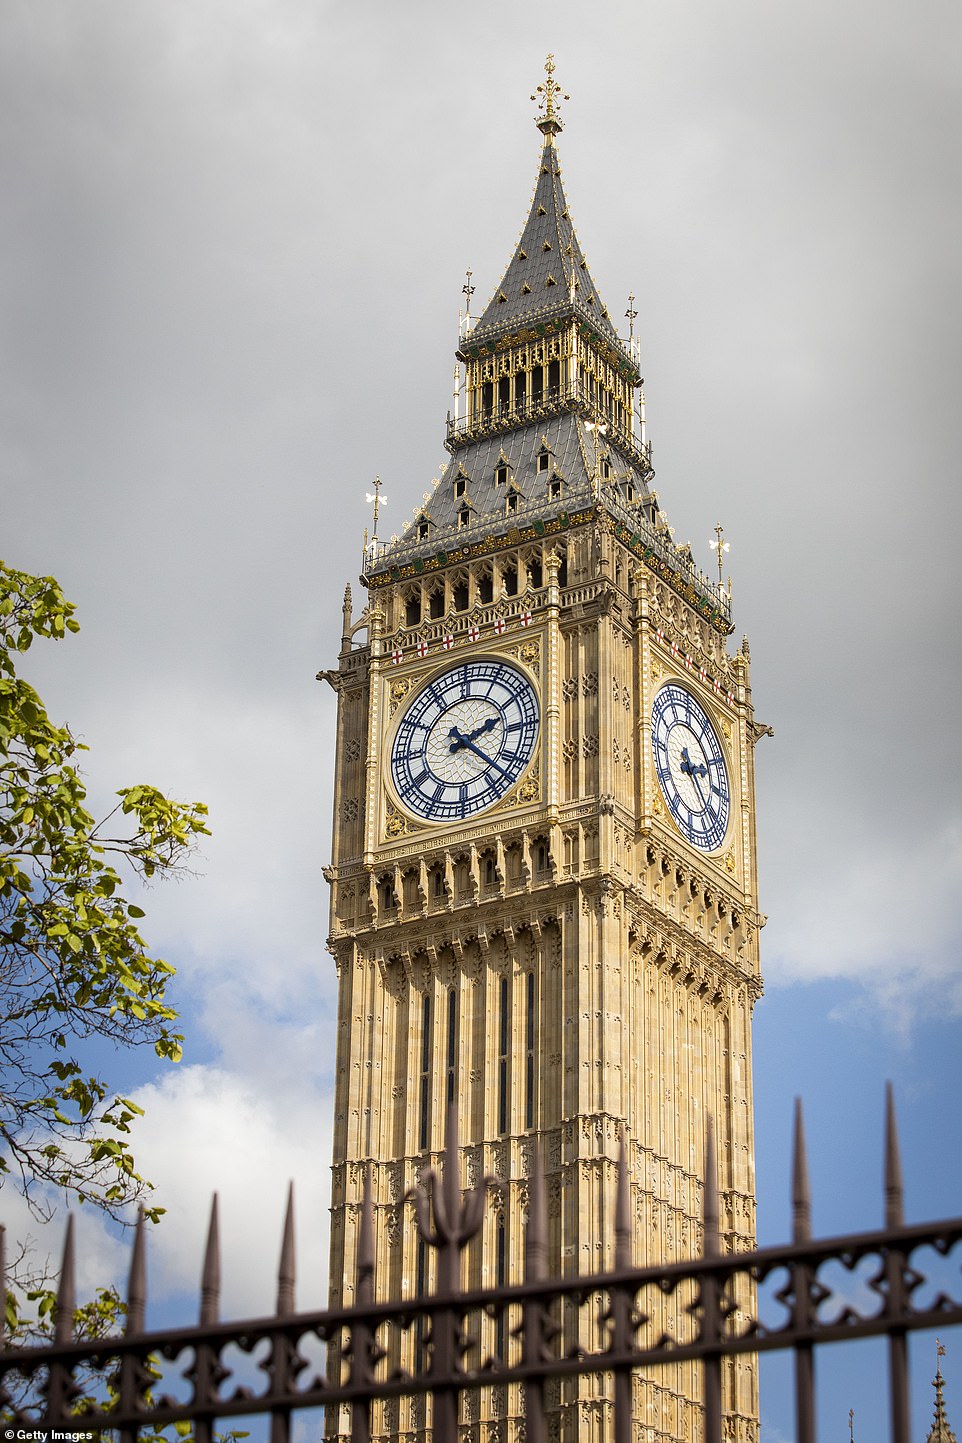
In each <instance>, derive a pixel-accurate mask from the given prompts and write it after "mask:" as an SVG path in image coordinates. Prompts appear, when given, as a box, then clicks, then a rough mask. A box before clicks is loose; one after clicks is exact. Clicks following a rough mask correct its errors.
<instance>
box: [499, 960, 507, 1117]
mask: <svg viewBox="0 0 962 1443" xmlns="http://www.w3.org/2000/svg"><path fill="white" fill-rule="evenodd" d="M507 1130H508V979H507V977H502V978H501V1019H500V1024H499V1028H498V1131H499V1132H507Z"/></svg>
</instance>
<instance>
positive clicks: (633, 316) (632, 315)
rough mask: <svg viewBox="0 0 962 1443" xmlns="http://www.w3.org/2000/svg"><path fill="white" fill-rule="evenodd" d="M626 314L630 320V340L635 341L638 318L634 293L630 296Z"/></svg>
mask: <svg viewBox="0 0 962 1443" xmlns="http://www.w3.org/2000/svg"><path fill="white" fill-rule="evenodd" d="M625 316H626V318H627V320H628V340H629V341H633V340H634V339H635V321H637V319H638V312H637V311H636V310H635V298H634V296H633V295H632V296H629V297H628V309H627V310H626V311H625Z"/></svg>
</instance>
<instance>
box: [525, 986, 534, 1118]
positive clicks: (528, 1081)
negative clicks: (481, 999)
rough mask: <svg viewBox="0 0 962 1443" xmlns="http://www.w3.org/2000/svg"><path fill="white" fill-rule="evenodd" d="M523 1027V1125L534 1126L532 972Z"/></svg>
mask: <svg viewBox="0 0 962 1443" xmlns="http://www.w3.org/2000/svg"><path fill="white" fill-rule="evenodd" d="M526 1003H527V1006H526V1009H525V1011H526V1016H525V1027H524V1125H525V1127H534V973H533V972H529V973H528V978H527V998H526Z"/></svg>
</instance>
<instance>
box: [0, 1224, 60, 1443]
mask: <svg viewBox="0 0 962 1443" xmlns="http://www.w3.org/2000/svg"><path fill="white" fill-rule="evenodd" d="M4 1304H6V1299H4ZM76 1310H77V1283H76V1264H75V1251H74V1219H73V1213H71V1214H70V1215H69V1216H68V1218H67V1231H66V1233H65V1235H64V1241H63V1259H62V1261H61V1264H60V1281H59V1283H58V1284H57V1300H56V1303H55V1305H54V1313H53V1341H54V1348H55V1349H56V1345H57V1344H58V1343H59V1344H61V1345H63V1344H65V1343H70V1342H72V1341H73V1339H74V1315H75V1313H76ZM78 1391H79V1390H78V1388H77V1386H76V1384H75V1383H74V1368H73V1364H72V1363H71V1362H70V1361H68V1360H67V1359H65V1358H63V1357H62V1356H59V1357H58V1356H57V1354H56V1352H55V1353H54V1355H53V1356H52V1357H51V1359H50V1369H49V1372H48V1374H47V1384H46V1395H47V1410H46V1420H45V1421H50V1420H52V1419H53V1418H55V1417H56V1418H59V1417H62V1416H65V1415H66V1414H67V1413H68V1412H69V1410H70V1408H71V1406H72V1404H73V1400H74V1398H75V1397H76V1396H77V1393H78Z"/></svg>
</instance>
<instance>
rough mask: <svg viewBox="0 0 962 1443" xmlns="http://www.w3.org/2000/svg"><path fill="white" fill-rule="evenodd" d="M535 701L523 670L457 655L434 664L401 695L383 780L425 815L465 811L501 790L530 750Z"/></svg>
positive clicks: (440, 818) (479, 807)
mask: <svg viewBox="0 0 962 1443" xmlns="http://www.w3.org/2000/svg"><path fill="white" fill-rule="evenodd" d="M538 728H539V707H538V697H537V693H536V692H535V689H534V687H533V685H532V684H531V682H530V681H529V679H528V678H527V676H525V674H524V672H522V671H521V670H519V668H518V667H516V666H512V665H511V664H510V663H508V662H504V661H495V660H490V661H482V660H477V661H465V662H461V663H460V664H459V665H458V666H452V667H449V668H448V669H447V670H446V671H442V672H439V673H438V674H437V675H436V676H434V677H432V678H431V680H430V681H429V682H428V683H427V684H426V685H425V686H424V687H422V688H421V690H420V691H419V692H418V693H417V694H416V695H415V697H414V699H413V700H412V701H411V702H410V703H409V705H408V707H407V708H406V710H405V712H404V714H403V716H402V717H401V720H400V723H399V724H398V728H397V731H396V732H395V734H394V741H393V744H392V746H391V780H392V781H393V783H394V786H395V788H396V790H397V794H398V797H399V798H400V800H401V802H402V803H403V804H404V806H405V807H406V808H407V809H408V811H409V812H413V813H414V815H415V816H417V817H422V818H423V819H424V820H425V821H429V822H444V821H449V820H452V819H455V820H457V819H460V818H462V817H470V816H473V815H474V814H475V813H476V812H480V811H483V810H484V808H485V807H490V806H491V805H492V804H493V803H494V802H496V801H497V800H498V799H499V797H502V796H504V794H505V792H507V791H508V790H509V789H510V788H511V787H513V786H514V785H515V783H516V782H517V781H518V779H519V778H520V776H521V774H522V773H523V772H524V770H525V768H526V767H527V765H528V763H529V762H530V761H531V758H532V756H533V755H534V749H535V744H536V742H537V740H538Z"/></svg>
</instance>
